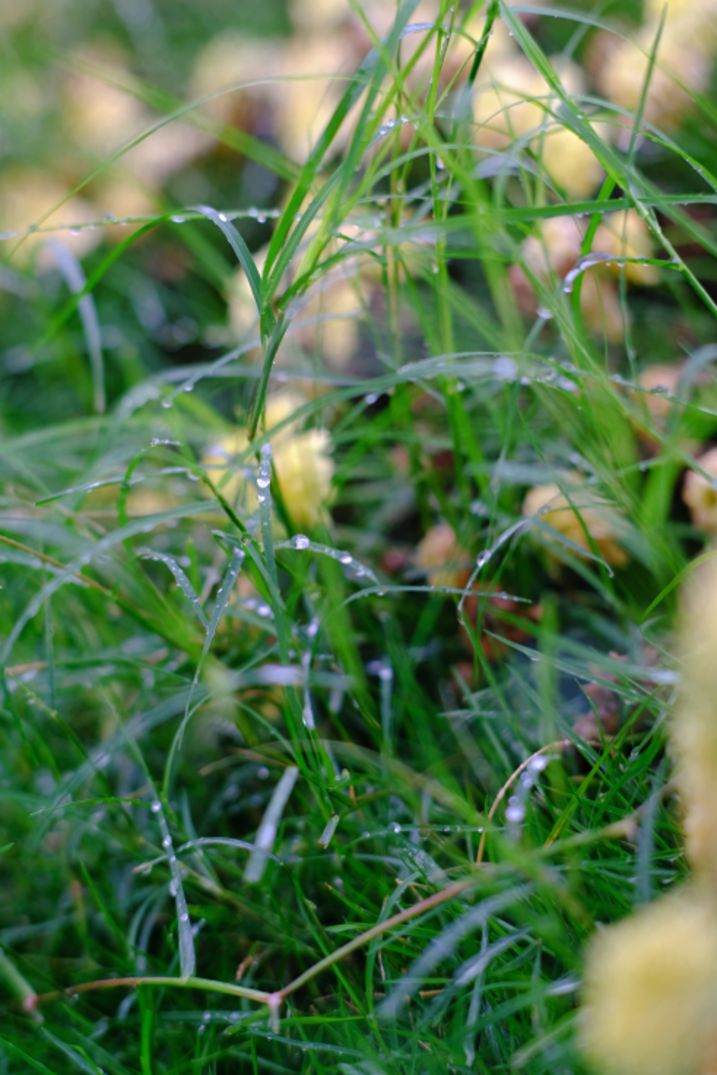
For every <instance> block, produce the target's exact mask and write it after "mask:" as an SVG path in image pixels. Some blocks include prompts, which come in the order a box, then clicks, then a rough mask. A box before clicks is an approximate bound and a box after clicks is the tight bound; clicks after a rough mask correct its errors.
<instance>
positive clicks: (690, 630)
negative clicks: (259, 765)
mask: <svg viewBox="0 0 717 1075" xmlns="http://www.w3.org/2000/svg"><path fill="white" fill-rule="evenodd" d="M716 610H717V564H715V561H714V560H709V561H707V562H706V563H702V564H700V565H699V567H698V568H697V569H696V571H695V573H694V576H693V578H692V580H691V581H690V584H689V585H688V587H687V588H686V592H685V594H684V597H683V603H682V610H681V612H682V616H681V618H682V631H681V644H682V645H681V648H682V659H683V682H682V685H681V688H680V701H679V706H678V709H677V713H676V714H675V719H674V722H673V726H672V740H673V745H674V747H675V752H676V755H677V763H678V764H677V781H678V785H679V789H680V799H681V802H682V807H683V811H684V818H685V820H684V825H685V835H686V850H687V855H688V857H689V860H690V862H691V863H692V865H693V866H694V867H695V869H697V870H698V871H699V872H700V873H701V874H703V875H706V876H707V877H709V879H710V881H711V883H712V885H713V886H714V884H715V881H717V662H716V661H715V653H717V615H716V614H715V611H716ZM715 914H717V911H715Z"/></svg>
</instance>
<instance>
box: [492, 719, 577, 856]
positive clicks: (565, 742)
mask: <svg viewBox="0 0 717 1075" xmlns="http://www.w3.org/2000/svg"><path fill="white" fill-rule="evenodd" d="M567 746H570V740H569V739H558V740H557V741H556V742H555V743H548V745H547V746H544V747H541V748H540V750H536V751H535V753H534V754H531V755H530V757H529V758H526V759H525V761H524V762H521V764H520V765H519V766H518V768H517V769H516V770H515V772H514V773H511V774H510V776H509V777H508V779H507V780H506V782H505V784H504V785H503V787H502V788H501V789H500V791H499V792H498V794H497V795H496V797H495V802H494V803H493V805H492V806H491V808H490V810H489V811H488V820H489V821H492V820H493V815H494V814H495V812H496V810H497V809H498V806H499V805H500V802H501V800H502V799H503V797H504V795H505V793H506V792H507V791H508V789H509V788H510V786H511V784H512V783H513V781H514V780H515V778H516V777H518V776H520V774H521V773H522V772H523V769H525V768H526V766H528V765H530V763H531V761H532V760H533V759H534V758H537V757H539V756H540V755H541V754H544V753H545V751H546V750H564V748H565V747H567ZM485 836H486V834H485V831H484V832H483V835H482V836H481V838H480V844H479V845H478V854H477V855H476V866H480V864H481V862H482V861H483V852H484V851H485Z"/></svg>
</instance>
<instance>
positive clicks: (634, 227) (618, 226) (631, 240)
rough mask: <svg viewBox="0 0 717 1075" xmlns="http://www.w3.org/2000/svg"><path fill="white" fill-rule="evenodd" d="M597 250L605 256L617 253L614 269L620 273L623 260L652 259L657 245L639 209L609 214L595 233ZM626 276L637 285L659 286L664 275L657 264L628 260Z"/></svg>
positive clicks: (594, 243)
mask: <svg viewBox="0 0 717 1075" xmlns="http://www.w3.org/2000/svg"><path fill="white" fill-rule="evenodd" d="M593 249H594V250H599V251H600V252H601V253H603V254H614V255H615V258H616V260H615V262H613V263H612V264H611V266H607V267H608V268H612V271H613V272H614V273H615V274H619V273H620V265H619V264H618V261H619V259H620V258H651V257H654V256H655V242H654V240H653V238H652V235H651V234H650V230H649V228H648V226H647V224H646V223H645V221H644V220H643V219H642V217H641V216H640V215H639V213H637V212H636V210H635V209H627V210H623V211H622V212H619V213H608V214H606V215H604V216H603V218H602V223H601V224H600V226H599V228H598V229H597V231H596V232H595V239H594V242H593ZM624 271H625V276H626V277H627V279H628V280H631V281H632V282H633V283H635V284H643V285H644V284H658V283H659V282H660V273H659V271H658V269H657V266H656V265H638V264H635V262H634V261H628V262H626V263H625V266H624Z"/></svg>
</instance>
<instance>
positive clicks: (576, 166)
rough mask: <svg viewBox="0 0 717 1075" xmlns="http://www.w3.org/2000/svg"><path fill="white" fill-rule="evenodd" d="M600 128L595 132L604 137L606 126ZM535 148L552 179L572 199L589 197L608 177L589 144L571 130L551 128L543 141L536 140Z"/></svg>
mask: <svg viewBox="0 0 717 1075" xmlns="http://www.w3.org/2000/svg"><path fill="white" fill-rule="evenodd" d="M598 126H599V131H598V127H597V126H596V127H595V130H596V133H600V135H601V137H604V132H605V131H606V130H607V127H606V125H605V124H599V125H598ZM534 149H535V152H536V153H537V154H538V155H539V157H540V160H541V162H542V165H543V168H544V169H545V171H546V172H547V173H548V175H549V176H550V177H551V179H552V180H553V181H554V182H555V183H556V185H557V186H558V187H560V188H562V189H563V190H564V191H566V192H567V193H568V194H569V195H570V197H572V198H589V197H590V195H591V194H592V193H593V192H594V191H595V190H597V188H598V187H599V185H600V183H601V182H602V179H603V177H604V175H605V169H604V168H603V166H602V164H601V163H600V161H599V160H598V158H597V157H596V156H595V154H594V153H593V151H592V149H591V148H590V146H589V145H588V144H587V142H584V141H583V140H582V138H580V137H579V135H577V134H575V132H574V131H571V130H570V129H569V128H568V127H555V126H552V127H551V128H550V129H549V130H548V131H547V132H546V134H545V136H544V138H542V139H538V140H536V143H535V145H534Z"/></svg>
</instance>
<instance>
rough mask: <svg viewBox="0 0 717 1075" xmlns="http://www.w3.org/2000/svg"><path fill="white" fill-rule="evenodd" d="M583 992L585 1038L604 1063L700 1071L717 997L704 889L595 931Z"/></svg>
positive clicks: (710, 914) (603, 1066)
mask: <svg viewBox="0 0 717 1075" xmlns="http://www.w3.org/2000/svg"><path fill="white" fill-rule="evenodd" d="M584 1000H585V1007H584V1009H583V1012H582V1033H581V1037H582V1044H583V1047H584V1048H585V1049H586V1051H587V1052H588V1053H589V1055H590V1057H591V1059H592V1060H593V1062H594V1063H595V1064H596V1065H597V1067H598V1068H599V1069H600V1070H601V1071H604V1072H606V1073H609V1075H648V1073H649V1075H682V1073H684V1075H703V1073H704V1072H706V1068H705V1067H703V1066H702V1061H703V1060H704V1059H705V1058H706V1056H707V1054H708V1052H709V1049H710V1044H711V1041H710V1039H711V1037H712V1033H713V1028H714V1011H715V1005H716V1004H717V914H716V913H715V909H714V907H713V905H712V900H711V899H710V898H709V897H708V895H707V894H706V893H705V894H700V893H699V892H696V891H689V890H688V891H683V892H680V893H679V894H677V895H675V896H669V897H667V898H665V899H661V900H658V901H657V902H655V903H653V904H651V905H650V906H649V907H647V908H645V910H642V911H640V912H639V913H638V914H635V915H633V916H631V917H630V918H628V919H626V920H625V921H623V922H621V923H620V924H619V925H617V926H611V927H610V928H609V929H606V930H603V931H601V932H600V933H598V934H597V935H596V937H595V938H594V940H593V943H592V946H591V949H590V951H589V954H588V961H587V968H586V973H585V990H584ZM710 1070H711V1069H710Z"/></svg>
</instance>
